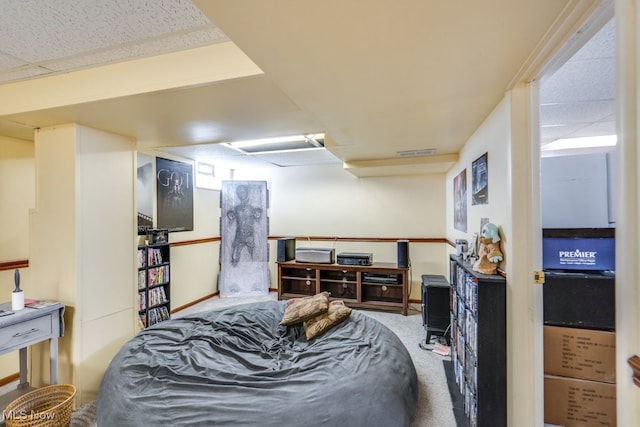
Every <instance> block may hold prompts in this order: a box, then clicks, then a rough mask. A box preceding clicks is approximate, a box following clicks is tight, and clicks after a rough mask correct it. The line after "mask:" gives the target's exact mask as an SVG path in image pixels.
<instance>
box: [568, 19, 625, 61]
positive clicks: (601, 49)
mask: <svg viewBox="0 0 640 427" xmlns="http://www.w3.org/2000/svg"><path fill="white" fill-rule="evenodd" d="M615 54H616V26H615V20H613V19H612V20H610V21H609V22H608V23H607V24H605V26H604V27H602V28H601V29H600V31H598V33H596V34H595V35H594V36H593V37H592V38H591V40H589V41H588V42H587V43H586V44H585V45H584V46H583V47H582V48H581V49H580V50H579V51H578V52H576V54H575V55H573V57H572V58H571V59H570V61H583V60H586V59H600V58H615Z"/></svg>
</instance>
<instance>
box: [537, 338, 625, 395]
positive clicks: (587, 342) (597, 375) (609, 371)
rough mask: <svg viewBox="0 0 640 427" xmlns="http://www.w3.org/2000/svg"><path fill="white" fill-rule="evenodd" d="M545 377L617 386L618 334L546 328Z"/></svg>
mask: <svg viewBox="0 0 640 427" xmlns="http://www.w3.org/2000/svg"><path fill="white" fill-rule="evenodd" d="M544 373H545V374H549V375H557V376H561V377H570V378H580V379H585V380H592V381H602V382H608V383H615V382H616V334H615V332H607V331H596V330H591V329H579V328H564V327H559V326H544Z"/></svg>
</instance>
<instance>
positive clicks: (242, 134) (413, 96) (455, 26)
mask: <svg viewBox="0 0 640 427" xmlns="http://www.w3.org/2000/svg"><path fill="white" fill-rule="evenodd" d="M596 3H599V2H597V1H595V0H594V1H583V2H577V3H576V2H573V1H570V0H564V1H563V0H496V1H492V2H471V3H465V4H464V6H462V5H460V4H459V3H458V2H431V1H424V0H402V1H391V0H384V1H382V0H381V1H376V2H370V1H364V0H353V1H349V2H344V1H340V0H326V1H324V2H291V1H287V0H272V1H269V2H255V1H249V0H235V1H233V2H231V1H223V0H196V1H193V2H192V1H188V0H156V1H139V0H102V1H100V0H83V1H82V2H78V1H73V0H57V1H55V2H43V1H40V0H0V8H1V10H2V14H0V86H1V85H2V84H5V85H11V84H15V83H16V82H20V81H23V80H28V79H34V78H43V77H47V76H51V75H59V74H64V73H70V72H74V71H76V70H79V69H86V68H91V67H99V66H103V65H105V64H111V63H119V62H121V61H128V60H133V59H137V58H142V57H148V56H154V55H160V54H164V53H169V52H176V51H181V50H184V49H194V48H199V47H203V46H210V45H212V44H218V43H228V41H229V40H231V41H232V42H233V44H234V45H235V46H237V48H239V49H240V50H242V52H244V54H246V55H247V56H248V57H249V58H250V59H251V60H252V61H253V62H254V63H255V64H256V65H257V66H258V67H259V69H260V70H262V71H263V73H262V74H257V75H252V76H249V77H245V78H233V79H228V80H225V81H213V80H212V81H211V83H209V84H199V85H196V86H185V87H180V88H171V89H170V90H169V89H167V90H152V91H148V92H146V93H140V94H135V95H129V96H114V97H105V98H104V99H102V100H95V101H91V102H77V103H70V104H68V105H63V106H57V107H54V108H45V109H40V110H35V111H17V112H15V113H9V114H5V115H3V116H0V134H2V135H7V136H12V137H16V138H22V139H33V129H35V128H38V127H43V126H51V125H55V124H61V123H68V122H77V123H80V124H83V125H86V126H90V127H95V128H98V129H104V130H107V131H111V132H114V133H118V134H122V135H127V136H131V137H133V138H136V139H137V140H138V141H139V146H140V147H141V148H144V149H153V148H155V149H158V150H161V151H164V152H168V153H171V154H174V155H179V156H182V157H187V158H196V157H198V156H203V157H204V158H205V159H207V160H209V161H214V160H220V159H227V160H233V161H234V164H236V165H239V164H249V165H251V167H261V166H265V165H279V166H290V165H297V164H314V163H327V162H335V161H338V162H345V167H346V168H347V169H349V170H350V171H352V172H353V173H355V174H356V175H360V176H366V175H377V174H394V173H398V174H402V173H415V172H417V171H421V172H430V171H444V170H446V169H447V168H448V167H449V166H450V165H451V164H452V163H453V162H455V159H456V154H457V153H458V151H459V150H460V148H461V147H462V145H463V144H464V142H465V141H466V140H467V139H468V138H469V137H470V136H471V135H472V134H473V132H474V131H475V129H476V128H477V127H478V126H479V125H480V124H481V123H482V121H483V120H484V119H485V118H486V116H487V115H488V114H489V113H490V112H491V110H492V109H493V108H494V107H495V106H496V105H497V103H498V102H499V101H500V100H501V99H502V98H503V96H504V93H505V91H506V90H508V89H509V88H510V87H511V86H512V85H513V84H515V83H517V82H518V81H521V80H527V79H531V78H533V77H535V75H534V74H532V73H533V72H535V70H536V66H537V65H539V64H535V63H533V62H532V58H533V57H534V56H535V53H536V52H537V51H538V49H539V47H540V46H541V45H542V44H544V42H545V41H548V40H549V37H550V36H549V35H550V34H553V33H554V32H555V31H556V30H559V28H562V27H561V25H560V23H562V22H563V20H564V22H569V24H571V23H573V24H576V23H577V22H578V21H579V19H580V18H579V16H580V14H579V13H577V12H576V13H569V12H571V11H572V9H573V8H577V7H581V8H583V10H586V8H588V7H589V5H590V4H596ZM605 3H606V2H605ZM214 24H215V25H214ZM565 27H567V28H572V27H571V25H565ZM574 30H575V28H574ZM574 30H572V31H574ZM566 36H567V37H569V36H570V34H566ZM612 43H613V28H612V25H608V26H606V27H605V28H604V29H603V31H602V32H601V34H599V35H598V36H597V37H596V38H594V39H593V41H592V42H591V43H589V44H588V45H587V47H586V48H585V49H586V50H585V51H581V52H579V53H578V54H576V55H575V56H574V57H573V58H571V60H570V61H569V62H567V64H566V65H565V66H563V67H562V68H560V69H559V70H558V71H557V72H556V73H555V74H554V75H553V76H552V77H549V78H548V79H545V80H544V81H543V84H542V88H541V94H540V100H541V104H542V106H541V121H542V125H543V127H542V130H541V139H542V142H543V143H546V142H548V141H550V140H552V139H556V138H558V137H563V136H579V135H583V134H594V133H597V132H600V133H601V134H607V133H608V132H611V130H612V129H615V127H614V126H613V114H614V110H613V108H614V105H615V103H614V102H613V99H614V98H613V96H614V84H613V80H612V79H613V77H614V74H615V73H614V69H613V64H614V63H613V51H614V49H613V46H612ZM105 69H106V68H105ZM105 79H109V75H105ZM318 132H325V133H326V134H327V139H326V145H327V148H328V151H329V152H327V151H326V150H325V151H322V150H316V151H315V152H306V153H288V154H287V155H286V156H283V155H279V156H273V155H271V156H262V157H258V156H240V155H239V153H237V152H234V151H230V150H229V149H227V148H224V147H222V146H220V145H219V144H218V143H219V142H224V141H237V140H242V139H254V138H259V137H273V136H278V135H291V134H299V133H318ZM425 148H435V149H436V154H435V155H434V156H429V157H420V158H406V157H400V156H398V155H397V152H398V151H407V150H420V149H425ZM238 162H240V163H238ZM236 167H239V166H236Z"/></svg>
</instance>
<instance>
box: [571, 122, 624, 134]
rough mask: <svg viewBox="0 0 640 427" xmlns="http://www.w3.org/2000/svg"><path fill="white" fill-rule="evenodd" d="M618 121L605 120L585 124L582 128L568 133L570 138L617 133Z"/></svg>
mask: <svg viewBox="0 0 640 427" xmlns="http://www.w3.org/2000/svg"><path fill="white" fill-rule="evenodd" d="M616 133H617V132H616V122H615V121H604V122H595V123H591V124H589V125H588V126H584V127H582V128H581V129H578V130H577V131H575V132H573V133H571V134H570V135H568V137H569V138H581V137H587V136H604V135H616Z"/></svg>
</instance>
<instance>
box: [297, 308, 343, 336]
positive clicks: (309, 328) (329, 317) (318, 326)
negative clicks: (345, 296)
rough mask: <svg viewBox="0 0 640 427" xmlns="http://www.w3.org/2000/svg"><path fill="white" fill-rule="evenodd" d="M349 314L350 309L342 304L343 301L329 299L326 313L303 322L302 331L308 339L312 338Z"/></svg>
mask: <svg viewBox="0 0 640 427" xmlns="http://www.w3.org/2000/svg"><path fill="white" fill-rule="evenodd" d="M350 314H351V309H350V308H349V307H347V306H346V305H344V301H341V300H335V301H331V302H330V303H329V310H328V311H327V312H326V313H324V314H321V315H319V316H316V317H313V318H311V319H309V320H307V321H306V322H304V333H305V335H306V336H307V339H308V340H310V339H313V338H315V337H317V336H319V335H322V334H324V333H325V332H327V331H328V330H329V329H331V328H333V327H334V326H335V325H337V324H339V323H340V322H342V321H343V320H345V319H346V318H347V317H349V315H350Z"/></svg>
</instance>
